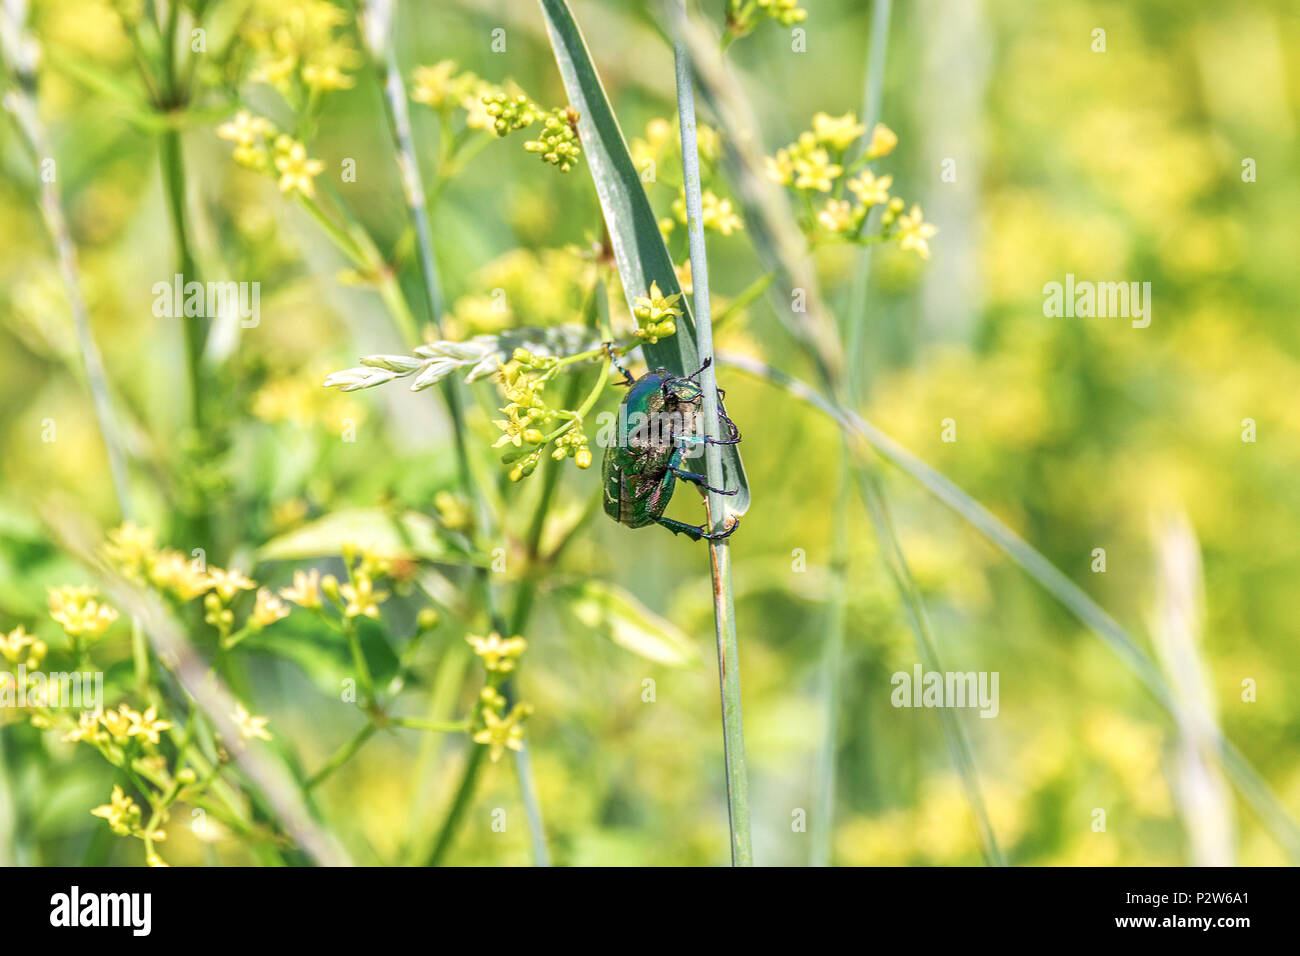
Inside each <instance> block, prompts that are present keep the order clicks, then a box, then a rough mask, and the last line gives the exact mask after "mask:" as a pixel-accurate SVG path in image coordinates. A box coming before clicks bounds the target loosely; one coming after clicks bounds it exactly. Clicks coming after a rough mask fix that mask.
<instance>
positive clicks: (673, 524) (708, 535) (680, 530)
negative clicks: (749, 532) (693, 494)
mask: <svg viewBox="0 0 1300 956" xmlns="http://www.w3.org/2000/svg"><path fill="white" fill-rule="evenodd" d="M659 523H660V524H661V525H663V526H664V527H665V528H667V529H668V530H669V531H671V532H672V533H673V534H684V535H686V536H687V537H688V538H690V539H691V540H692V541H699V540H700V539H701V538H703V539H705V540H706V541H721V540H722V539H723V538H729V537H731V536H732V534H734V533H735V531H736V529H737V528H739V527H740V519H739V518H733V519H732V521H731V527H730V528H728V529H727V530H725V531H719V532H716V533H714V532H712V531H709V530H707V529H706V528H705V527H704V526H703V525H699V526H698V527H697V526H696V525H693V524H687V523H686V522H685V521H676V520H674V519H672V518H660V519H659Z"/></svg>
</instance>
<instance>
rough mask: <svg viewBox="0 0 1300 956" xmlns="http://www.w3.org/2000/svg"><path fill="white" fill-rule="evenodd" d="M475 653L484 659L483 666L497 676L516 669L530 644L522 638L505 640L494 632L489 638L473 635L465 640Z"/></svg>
mask: <svg viewBox="0 0 1300 956" xmlns="http://www.w3.org/2000/svg"><path fill="white" fill-rule="evenodd" d="M465 640H466V641H468V642H469V645H470V647H472V648H474V653H475V654H477V655H478V656H479V657H481V658H482V659H483V666H484V667H485V668H487V670H488V671H490V672H492V673H497V674H508V673H510V672H511V671H512V670H514V669H515V660H516V659H517V658H518V657H519V656H520V655H522V654H523V653H524V651H526V650H527V649H528V642H527V641H525V640H524V639H523V638H522V637H512V638H509V639H503V638H502V637H501V635H500V634H498V633H497V632H496V631H493V632H492V633H491V634H489V635H488V636H487V637H477V636H475V635H473V634H470V635H467V636H466V638H465Z"/></svg>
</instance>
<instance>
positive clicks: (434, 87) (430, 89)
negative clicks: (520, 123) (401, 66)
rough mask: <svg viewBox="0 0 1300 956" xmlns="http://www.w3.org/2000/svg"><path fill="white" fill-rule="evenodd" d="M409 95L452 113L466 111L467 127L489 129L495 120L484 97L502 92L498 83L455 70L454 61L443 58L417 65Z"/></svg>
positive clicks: (445, 114)
mask: <svg viewBox="0 0 1300 956" xmlns="http://www.w3.org/2000/svg"><path fill="white" fill-rule="evenodd" d="M413 79H414V86H413V88H412V90H411V99H413V100H415V102H417V103H423V104H424V105H425V106H428V107H430V108H431V109H434V110H436V111H438V112H439V113H441V114H443V115H444V116H451V114H452V113H453V112H455V111H456V110H457V109H462V110H464V111H465V114H466V115H465V125H466V126H468V127H469V128H470V129H481V130H490V129H493V128H494V120H493V117H492V116H491V114H490V113H489V112H488V109H487V106H488V104H487V102H486V99H487V98H488V97H490V96H492V95H493V94H495V93H498V92H503V91H502V90H500V89H499V88H498V87H496V86H494V85H493V84H491V83H489V82H488V81H487V80H484V79H481V78H480V77H479V76H477V75H476V74H474V73H471V72H470V71H468V70H466V71H464V72H462V73H457V72H456V61H454V60H442V61H441V62H439V63H435V64H434V65H433V66H417V67H416V68H415V74H414V77H413Z"/></svg>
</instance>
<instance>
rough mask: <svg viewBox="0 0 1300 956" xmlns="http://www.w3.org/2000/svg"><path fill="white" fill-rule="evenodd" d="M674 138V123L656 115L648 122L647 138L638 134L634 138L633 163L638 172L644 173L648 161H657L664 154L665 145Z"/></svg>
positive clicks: (632, 147) (632, 148)
mask: <svg viewBox="0 0 1300 956" xmlns="http://www.w3.org/2000/svg"><path fill="white" fill-rule="evenodd" d="M672 138H673V128H672V125H671V124H670V123H669V122H668V121H667V120H666V119H663V118H662V117H656V118H655V119H652V120H651V121H650V122H648V123H646V127H645V138H644V139H642V138H641V137H639V136H637V137H635V138H633V140H632V146H631V150H630V151H631V153H632V163H633V165H635V166H636V169H637V172H639V173H644V172H645V170H646V164H647V163H651V162H654V163H657V162H659V159H660V157H661V156H663V152H664V147H665V146H667V145H668V143H669V142H670V141H671V140H672Z"/></svg>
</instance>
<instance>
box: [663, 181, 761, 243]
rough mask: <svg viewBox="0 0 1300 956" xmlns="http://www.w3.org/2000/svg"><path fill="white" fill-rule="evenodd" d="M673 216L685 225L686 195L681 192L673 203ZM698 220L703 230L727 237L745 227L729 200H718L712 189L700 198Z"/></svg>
mask: <svg viewBox="0 0 1300 956" xmlns="http://www.w3.org/2000/svg"><path fill="white" fill-rule="evenodd" d="M673 215H675V216H676V217H677V221H678V222H680V223H681V224H682V225H686V193H685V192H684V191H683V192H682V193H681V194H680V195H679V196H678V197H677V199H676V200H675V201H674V202H673ZM700 218H701V222H702V224H703V226H704V228H705V229H709V230H712V231H714V232H720V233H722V234H723V235H724V236H729V235H731V234H732V233H733V232H737V231H739V230H741V229H743V228H744V227H745V222H744V220H743V219H741V218H740V215H739V214H738V213H737V212H736V211H735V209H734V208H733V207H732V205H731V200H730V199H720V198H719V197H718V195H717V194H716V193H715V192H714V191H713V190H712V189H706V190H704V192H703V193H702V194H701V196H700Z"/></svg>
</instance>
